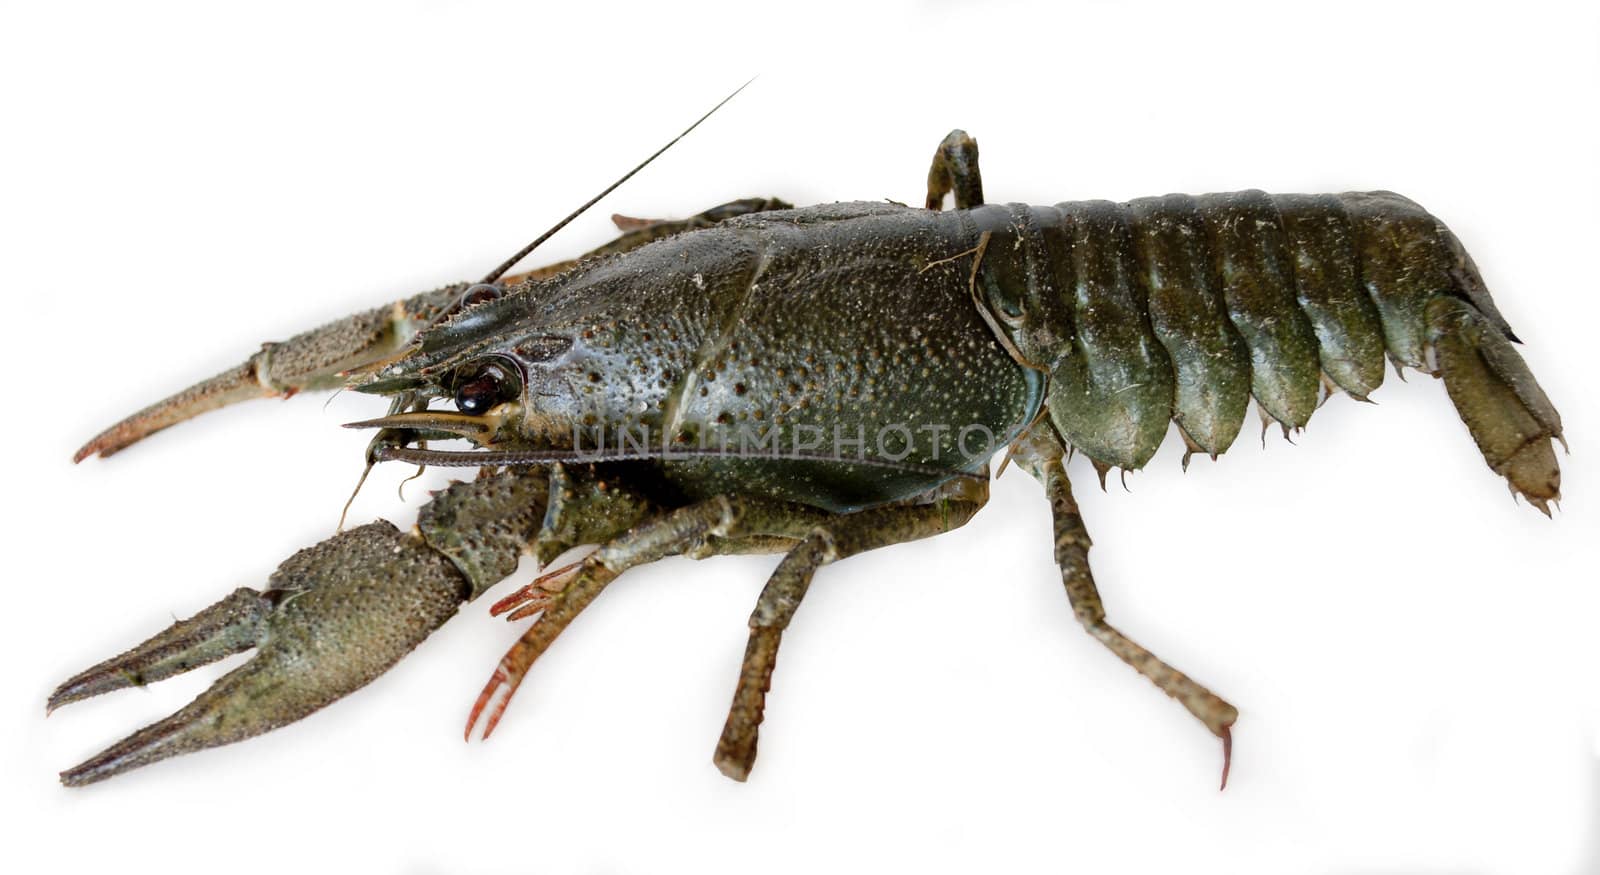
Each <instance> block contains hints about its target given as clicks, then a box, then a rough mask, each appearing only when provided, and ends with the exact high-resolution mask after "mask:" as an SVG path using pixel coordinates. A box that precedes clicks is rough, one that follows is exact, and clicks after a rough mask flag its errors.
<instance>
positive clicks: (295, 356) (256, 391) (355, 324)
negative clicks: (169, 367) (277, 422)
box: [72, 283, 467, 462]
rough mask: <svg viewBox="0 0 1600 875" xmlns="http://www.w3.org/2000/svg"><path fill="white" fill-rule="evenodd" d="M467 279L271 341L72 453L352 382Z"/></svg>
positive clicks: (104, 452) (451, 301)
mask: <svg viewBox="0 0 1600 875" xmlns="http://www.w3.org/2000/svg"><path fill="white" fill-rule="evenodd" d="M466 287H467V286H466V284H464V283H461V284H457V285H453V286H446V287H444V288H442V289H436V290H434V291H431V292H423V293H422V294H420V295H413V296H411V297H410V298H406V299H404V300H400V301H396V302H394V303H392V304H385V305H384V306H381V307H375V308H373V309H371V310H366V311H364V312H361V313H357V314H355V315H354V316H348V317H346V318H344V319H337V320H334V321H333V322H329V323H327V324H326V325H322V326H319V327H317V328H313V329H311V330H310V331H304V332H301V333H300V334H297V335H295V336H294V337H291V338H289V339H288V340H286V341H284V342H282V343H268V344H264V345H263V346H262V347H261V350H260V351H259V352H257V353H256V354H255V355H252V356H251V357H250V358H248V359H246V360H245V362H244V363H243V364H241V365H238V366H236V367H233V368H229V369H228V370H226V371H223V372H222V373H220V374H218V375H216V376H215V377H212V378H211V379H209V380H202V381H201V382H199V383H196V384H194V385H193V386H190V387H189V388H187V389H184V390H183V391H181V392H178V393H176V394H174V395H171V396H169V397H167V398H164V399H162V400H160V401H157V402H156V403H154V404H152V405H150V406H149V407H146V408H145V409H143V410H141V411H139V412H138V413H135V414H133V415H132V416H129V417H127V418H126V419H123V420H122V421H121V422H118V423H117V424H116V425H113V426H111V427H110V428H108V429H106V430H105V431H102V432H100V433H99V434H97V435H95V436H94V438H92V439H91V440H90V441H89V442H88V443H86V444H84V445H83V446H82V447H80V448H79V449H78V451H77V452H76V453H74V454H73V455H72V461H74V462H81V461H83V460H84V459H87V458H89V457H90V456H93V455H96V454H99V455H100V456H101V457H105V456H109V455H111V454H112V453H115V452H117V451H118V450H121V449H124V448H126V447H127V446H129V445H130V444H133V443H135V442H137V441H139V440H142V439H144V438H146V437H148V436H150V435H152V434H155V433H156V432H158V431H161V430H162V429H164V428H168V427H170V426H174V425H177V424H178V423H180V422H183V421H184V420H187V419H192V418H194V417H196V416H199V415H200V414H202V413H205V412H207V411H211V410H216V409H218V408H221V407H227V406H228V405H230V404H237V403H238V402H240V401H248V400H250V399H252V398H272V397H281V398H287V397H289V396H290V395H293V394H295V393H296V392H300V391H315V390H321V389H334V388H337V387H339V386H342V385H344V381H345V378H344V374H345V372H347V371H349V370H351V369H353V368H358V367H362V366H364V365H369V364H372V363H373V362H377V361H380V360H382V359H384V358H385V357H387V356H391V355H393V354H395V353H397V352H399V351H400V350H401V349H404V348H405V346H406V345H407V344H408V343H410V342H411V339H412V338H413V337H415V336H416V334H417V332H418V331H420V330H421V329H423V328H425V327H427V326H428V325H429V324H431V323H432V322H433V321H434V320H436V319H438V318H439V317H440V316H442V315H444V314H446V313H448V312H450V310H451V308H452V306H453V305H455V304H456V303H457V302H458V299H459V298H460V297H461V293H462V291H463V290H464V289H466Z"/></svg>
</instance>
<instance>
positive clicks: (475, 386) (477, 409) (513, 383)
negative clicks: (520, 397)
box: [456, 364, 518, 415]
mask: <svg viewBox="0 0 1600 875" xmlns="http://www.w3.org/2000/svg"><path fill="white" fill-rule="evenodd" d="M517 391H518V388H517V380H516V378H515V377H513V376H512V375H511V373H510V371H509V370H508V369H507V368H505V367H504V366H502V365H497V364H487V365H481V366H479V367H476V368H475V369H473V370H472V371H471V373H470V374H469V375H468V376H467V377H466V379H465V380H463V381H462V382H460V383H458V384H456V409H457V410H460V411H461V412H462V413H466V414H468V415H477V414H479V413H483V412H484V411H486V410H488V409H489V408H491V407H493V406H495V405H496V404H499V403H500V402H502V401H508V400H510V399H511V398H512V397H513V396H515V395H516V394H517Z"/></svg>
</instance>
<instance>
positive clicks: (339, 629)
mask: <svg viewBox="0 0 1600 875" xmlns="http://www.w3.org/2000/svg"><path fill="white" fill-rule="evenodd" d="M269 584H270V585H269V587H268V589H267V590H266V591H264V592H260V593H258V592H256V591H254V590H250V589H240V590H236V591H235V592H234V593H233V594H231V595H229V596H228V597H227V598H224V599H223V600H222V601H220V602H218V603H217V604H215V605H212V606H211V607H209V608H207V609H205V610H204V611H201V612H200V613H199V614H197V615H195V616H194V617H192V618H190V619H187V620H180V621H178V622H177V623H175V624H173V625H172V627H171V628H169V629H167V630H166V631H165V632H162V633H161V634H159V635H156V636H155V637H153V638H151V639H150V640H148V641H146V642H145V643H143V644H141V645H139V646H138V647H135V648H134V649H133V650H130V651H128V652H127V653H125V654H123V655H122V656H119V657H117V658H115V659H111V660H108V661H106V662H103V663H101V664H100V665H97V666H95V667H94V668H91V669H89V670H88V671H86V672H83V673H82V674H80V675H78V676H76V677H74V678H73V679H71V680H69V681H67V682H66V683H65V684H62V685H61V687H60V688H58V689H57V690H56V691H55V693H54V694H53V695H52V696H51V697H50V707H51V708H55V707H58V706H60V705H63V704H65V703H67V702H72V701H76V700H78V699H83V698H87V697H89V696H93V695H97V694H99V693H104V692H108V691H110V690H114V689H119V688H122V687H128V686H135V685H140V684H144V683H148V682H151V681H157V680H161V679H163V678H167V677H171V676H173V675H176V674H179V673H182V672H184V671H187V670H189V669H191V668H194V667H196V666H200V665H204V664H206V663H209V662H214V661H216V660H218V659H221V658H223V657H224V656H227V655H229V654H231V653H237V652H239V651H241V650H246V649H249V648H250V647H255V648H257V649H256V654H255V656H254V657H253V658H251V659H250V661H249V662H246V663H245V664H244V665H242V666H239V667H238V668H236V669H234V670H233V671H231V672H229V673H228V674H226V675H223V676H222V677H221V678H220V679H219V680H218V681H217V682H216V683H215V684H213V685H212V686H211V688H210V689H208V690H206V691H205V692H203V693H201V694H200V695H199V696H198V697H196V698H195V700H194V701H193V702H191V703H189V704H188V705H187V706H185V707H183V708H182V709H180V710H179V711H178V712H177V713H175V714H173V715H172V716H170V717H167V718H166V719H164V720H160V721H158V722H156V723H153V724H151V725H150V726H147V727H145V728H144V729H141V730H139V731H138V732H135V733H134V734H133V735H130V736H128V737H127V738H125V739H123V740H122V741H119V742H117V743H116V744H114V745H112V746H111V747H109V748H107V749H105V750H104V751H101V752H100V753H98V754H96V755H94V756H93V757H90V758H89V759H88V760H85V761H84V762H83V763H81V764H79V765H77V766H74V767H73V768H71V769H68V770H67V771H65V772H62V773H61V782H62V783H63V784H66V785H67V786H69V787H77V786H82V785H84V784H90V783H94V782H95V781H101V780H104V779H106V778H109V777H112V776H113V775H117V774H120V773H122V772H126V771H128V770H130V769H135V768H138V767H140V766H145V765H149V764H151V763H154V762H158V761H160V760H164V759H167V758H169V757H174V756H178V755H179V754H184V753H190V752H193V751H198V750H203V749H205V748H209V747H216V746H218V745H223V744H229V743H232V742H235V741H243V740H244V739H247V738H251V737H253V736H257V735H261V734H262V733H265V732H268V731H270V730H273V729H276V728H278V727H280V726H285V725H287V724H289V723H293V722H294V721H296V720H299V719H300V718H302V717H305V716H307V715H309V714H311V713H313V712H315V711H317V710H319V709H321V708H323V707H324V706H327V705H329V704H332V703H333V702H335V701H337V700H338V699H340V698H343V697H344V696H345V695H347V694H349V693H351V692H353V691H355V690H356V689H359V688H360V687H363V686H365V685H366V684H367V683H369V682H371V681H373V680H375V679H376V678H377V677H378V676H379V675H381V674H383V673H384V672H385V671H388V669H389V668H390V667H391V666H393V665H394V664H395V663H396V662H398V661H399V660H400V658H401V657H403V656H405V655H406V654H407V653H410V652H411V650H412V649H413V648H415V647H416V646H417V645H418V644H420V643H422V640H423V639H424V638H426V637H427V636H428V635H429V634H430V633H432V632H433V630H434V629H437V628H438V627H439V626H440V625H441V624H443V623H444V621H445V620H448V619H449V618H450V617H451V616H453V615H454V614H455V613H456V610H457V609H458V608H459V607H460V605H461V603H462V602H463V601H464V600H465V598H466V586H465V581H464V579H463V578H462V576H461V575H460V573H459V572H457V571H456V569H455V566H453V565H452V564H451V563H450V561H449V560H448V559H446V558H445V557H444V556H443V555H441V554H440V553H438V552H435V551H434V550H432V549H431V548H429V547H428V546H427V545H426V544H425V543H424V542H423V541H422V539H421V538H419V537H416V536H414V535H411V534H407V533H404V532H401V531H399V530H398V529H396V528H395V527H394V526H392V525H390V524H388V523H385V522H378V523H371V524H369V525H365V526H361V527H359V528H355V529H351V530H349V531H347V532H343V533H341V534H338V535H335V536H334V537H332V538H329V539H328V540H326V541H323V542H322V543H321V544H318V545H316V546H314V547H310V548H307V549H305V550H301V551H300V552H299V553H296V554H295V555H293V556H291V557H290V558H289V559H288V560H287V561H285V562H284V563H283V564H282V565H280V566H279V567H278V570H277V571H276V572H274V573H273V575H272V577H271V579H270V581H269Z"/></svg>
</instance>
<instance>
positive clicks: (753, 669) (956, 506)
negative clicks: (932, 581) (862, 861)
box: [713, 480, 988, 781]
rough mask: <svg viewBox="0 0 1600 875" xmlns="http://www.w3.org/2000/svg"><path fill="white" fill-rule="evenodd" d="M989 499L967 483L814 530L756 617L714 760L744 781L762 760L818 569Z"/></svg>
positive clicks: (936, 529)
mask: <svg viewBox="0 0 1600 875" xmlns="http://www.w3.org/2000/svg"><path fill="white" fill-rule="evenodd" d="M987 499H988V489H987V483H982V484H975V483H973V482H972V481H968V480H962V481H958V482H956V483H952V484H949V485H947V486H946V487H944V488H943V489H941V490H939V491H938V492H937V493H936V494H935V495H934V496H933V497H931V498H928V499H924V500H923V503H916V504H901V505H891V506H887V507H881V508H873V509H870V510H864V511H859V512H857V513H853V514H847V515H840V516H833V517H830V518H829V519H827V520H825V521H823V522H822V523H820V524H819V525H817V526H816V527H814V528H813V529H812V530H811V531H810V532H809V533H808V534H807V535H806V536H805V538H804V540H802V541H801V542H800V543H799V544H798V545H797V546H795V547H794V548H793V549H792V550H790V551H789V552H788V554H787V555H785V556H784V558H783V561H782V562H781V563H779V565H778V568H777V570H776V571H774V572H773V574H772V577H771V578H770V579H768V581H767V585H766V587H765V588H764V589H762V591H761V597H760V599H759V600H758V601H757V602H756V609H755V611H754V613H752V614H751V615H750V639H749V642H748V643H747V644H746V646H745V654H744V663H743V665H742V666H741V668H740V670H739V684H738V687H737V688H736V689H735V691H734V694H733V705H732V706H731V707H730V708H729V710H728V720H727V723H726V724H724V725H723V728H722V737H721V739H720V740H718V742H717V751H716V755H715V757H714V758H713V761H714V762H715V763H716V765H717V768H718V769H720V770H721V771H722V773H723V774H724V775H727V776H728V777H730V778H733V779H734V780H736V781H743V780H745V778H747V777H748V776H749V774H750V768H751V766H752V765H753V764H754V763H755V758H756V741H757V737H758V735H759V732H760V728H761V718H762V714H763V711H764V710H765V708H766V701H767V691H768V690H770V689H771V688H772V669H773V666H774V665H775V663H776V662H777V658H778V644H779V642H780V641H782V639H783V630H784V628H785V627H787V626H788V625H789V621H790V620H791V619H793V617H794V612H795V611H796V610H797V609H798V608H799V607H800V601H801V599H803V598H804V597H805V594H806V591H807V590H808V589H809V588H810V586H811V578H812V575H814V574H815V573H816V571H817V569H818V568H821V567H822V566H824V565H827V564H829V563H831V562H836V561H838V560H840V559H844V558H845V557H847V556H854V555H855V554H857V553H862V552H865V551H867V550H872V549H874V548H877V547H886V546H889V545H890V544H901V543H904V542H906V541H914V540H917V539H919V538H926V537H929V536H931V535H938V534H942V533H944V532H947V531H950V530H951V529H954V528H957V527H959V526H961V525H963V524H965V523H966V522H967V520H969V519H971V518H972V515H973V514H975V513H977V512H978V509H979V508H980V507H982V506H983V503H984V502H985V501H986V500H987Z"/></svg>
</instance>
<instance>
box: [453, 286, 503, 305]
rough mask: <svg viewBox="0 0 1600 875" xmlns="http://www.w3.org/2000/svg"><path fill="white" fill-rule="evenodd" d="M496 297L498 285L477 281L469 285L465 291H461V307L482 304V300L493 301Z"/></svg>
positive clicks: (498, 289)
mask: <svg viewBox="0 0 1600 875" xmlns="http://www.w3.org/2000/svg"><path fill="white" fill-rule="evenodd" d="M498 297H500V287H499V286H497V285H495V284H494V283H478V284H477V285H474V286H469V287H468V288H467V290H466V291H465V292H462V293H461V307H462V308H463V309H465V308H467V307H471V306H473V305H475V304H482V303H483V302H484V301H493V300H494V299H495V298H498Z"/></svg>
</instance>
